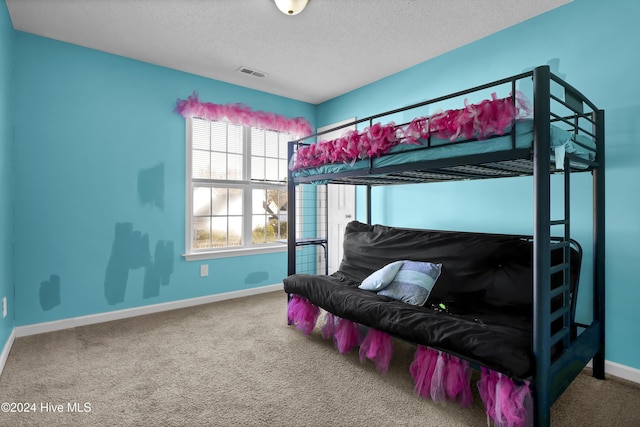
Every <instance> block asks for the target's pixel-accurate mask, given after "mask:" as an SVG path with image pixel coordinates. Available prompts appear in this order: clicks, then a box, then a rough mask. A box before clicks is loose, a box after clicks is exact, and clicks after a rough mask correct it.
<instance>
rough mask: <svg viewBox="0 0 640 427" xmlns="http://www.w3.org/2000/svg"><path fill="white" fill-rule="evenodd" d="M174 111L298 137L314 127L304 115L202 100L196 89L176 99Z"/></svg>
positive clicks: (310, 132) (310, 131)
mask: <svg viewBox="0 0 640 427" xmlns="http://www.w3.org/2000/svg"><path fill="white" fill-rule="evenodd" d="M174 111H175V112H176V113H178V114H180V115H181V116H182V117H184V118H188V117H199V118H202V119H206V120H212V121H213V120H228V121H229V122H231V123H233V124H236V125H242V126H251V127H256V128H260V129H269V130H275V131H278V132H287V133H290V134H292V135H295V136H296V137H302V136H307V135H311V134H312V133H313V129H312V128H311V124H310V123H309V122H308V121H307V120H306V119H305V118H304V117H296V118H293V119H292V118H289V117H285V116H281V115H279V114H275V113H269V112H265V111H253V110H252V109H251V107H249V106H247V105H244V104H224V105H223V104H213V103H211V102H202V101H200V100H199V99H198V94H197V93H196V92H195V91H194V92H193V94H191V96H189V97H188V98H187V99H178V100H176V107H175V109H174Z"/></svg>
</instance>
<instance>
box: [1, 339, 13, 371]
mask: <svg viewBox="0 0 640 427" xmlns="http://www.w3.org/2000/svg"><path fill="white" fill-rule="evenodd" d="M15 339H16V329H15V328H13V330H12V331H11V334H10V335H9V338H8V339H7V342H6V343H4V347H3V348H2V353H0V374H2V371H3V370H4V365H5V364H6V363H7V358H8V357H9V352H10V351H11V347H13V341H15Z"/></svg>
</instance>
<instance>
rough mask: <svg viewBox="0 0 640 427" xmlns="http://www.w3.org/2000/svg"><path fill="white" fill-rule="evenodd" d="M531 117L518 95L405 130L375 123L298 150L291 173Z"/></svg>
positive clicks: (498, 131)
mask: <svg viewBox="0 0 640 427" xmlns="http://www.w3.org/2000/svg"><path fill="white" fill-rule="evenodd" d="M530 114H531V107H530V103H529V101H528V100H527V99H526V98H525V97H524V95H522V94H521V93H517V94H516V99H515V102H514V99H513V97H512V96H508V97H506V98H498V97H497V96H496V94H495V93H493V94H492V95H491V99H487V100H484V101H482V102H480V103H478V104H469V103H468V102H467V101H466V100H465V106H464V108H461V109H456V110H447V111H443V112H439V113H435V114H433V115H431V116H425V117H417V118H415V119H413V120H412V121H411V123H409V124H408V125H407V126H406V127H404V128H403V127H401V126H397V125H396V124H395V123H394V122H389V123H387V124H382V123H375V124H374V125H372V126H369V127H367V128H365V129H363V130H362V131H349V132H347V133H346V134H345V135H343V136H341V137H340V138H337V139H333V140H331V141H324V140H321V141H319V142H317V143H315V144H310V145H305V146H302V147H300V148H299V149H298V151H297V152H296V155H295V156H294V158H293V159H292V162H291V165H290V167H291V170H299V169H303V168H308V167H316V166H320V165H324V164H328V163H353V162H355V161H356V160H359V159H366V158H370V157H379V156H381V155H383V154H386V153H388V152H389V151H390V150H391V149H392V148H393V147H395V146H396V145H398V144H418V145H419V144H421V140H425V139H427V138H429V137H431V136H433V137H437V138H440V139H449V140H451V141H455V140H457V139H459V138H467V139H471V138H475V139H478V140H481V139H486V138H489V137H491V136H495V135H502V134H504V133H506V132H509V130H510V129H511V126H512V125H513V122H514V120H516V119H520V118H524V117H526V116H528V115H530Z"/></svg>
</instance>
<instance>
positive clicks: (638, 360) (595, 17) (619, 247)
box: [317, 0, 640, 368]
mask: <svg viewBox="0 0 640 427" xmlns="http://www.w3.org/2000/svg"><path fill="white" fill-rule="evenodd" d="M638 16H640V2H637V1H635V0H613V1H608V2H602V1H598V0H575V1H574V2H572V3H570V4H568V5H566V6H563V7H560V8H558V9H555V10H553V11H550V12H548V13H546V14H543V15H541V16H538V17H536V18H533V19H531V20H528V21H526V22H523V23H521V24H519V25H516V26H513V27H511V28H508V29H506V30H504V31H501V32H499V33H497V34H494V35H491V36H489V37H486V38H484V39H482V40H479V41H477V42H474V43H472V44H469V45H466V46H464V47H462V48H459V49H457V50H455V51H452V52H450V53H447V54H444V55H441V56H439V57H437V58H435V59H433V60H430V61H427V62H424V63H421V64H419V65H417V66H415V67H412V68H410V69H408V70H405V71H403V72H400V73H397V74H395V75H392V76H390V77H388V78H385V79H383V80H380V81H378V82H376V83H373V84H371V85H368V86H366V87H363V88H360V89H358V90H355V91H353V92H351V93H348V94H345V95H343V96H341V97H338V98H335V99H333V100H331V101H328V102H326V103H324V104H321V105H319V106H318V111H317V120H318V126H323V125H327V124H330V123H334V122H337V121H339V120H343V119H345V118H348V117H353V116H354V115H356V116H357V117H365V116H367V115H371V114H374V113H378V112H380V111H386V110H390V109H393V108H397V107H401V106H403V105H408V104H412V103H415V102H419V101H422V100H425V99H429V98H432V97H436V96H440V95H445V94H447V93H450V92H454V91H457V90H462V89H465V88H467V87H472V86H475V85H478V84H482V83H485V82H488V81H492V80H496V79H498V78H501V77H507V76H509V75H513V74H517V73H520V72H522V71H525V70H530V69H531V68H533V67H535V66H538V65H545V64H549V65H550V66H551V70H552V72H554V73H556V74H558V75H559V76H561V77H563V78H565V79H566V80H567V81H568V82H570V83H571V84H572V85H574V86H575V87H577V88H578V89H579V90H581V91H582V92H583V93H584V94H585V95H587V96H588V97H590V98H591V99H592V100H593V101H594V102H595V103H596V105H598V106H599V107H600V108H603V109H605V110H606V152H607V161H606V173H607V194H606V215H607V217H606V219H607V221H606V226H607V229H606V230H607V240H606V244H607V256H606V269H607V270H606V280H607V286H608V288H607V294H606V295H607V300H606V309H607V322H608V323H607V328H606V333H607V346H606V351H607V354H606V357H607V359H608V360H610V361H613V362H617V363H620V364H623V365H627V366H631V367H634V368H640V339H639V337H640V310H638V309H637V303H638V302H639V301H640V286H638V277H640V263H638V262H637V259H636V258H637V254H638V250H637V247H638V242H640V218H639V216H638V212H639V211H640V192H638V191H636V190H635V188H636V186H637V185H636V183H637V182H640V144H639V139H640V127H639V126H638V125H637V120H638V119H637V118H638V116H639V115H640V84H639V83H638V76H637V70H638V68H639V67H640V56H639V55H637V54H635V53H633V52H632V51H630V50H629V49H627V48H624V47H623V45H624V43H627V42H628V41H629V40H640V26H638V25H637V17H638ZM470 101H472V102H475V101H479V100H473V99H471V100H470ZM554 181H556V180H555V179H554ZM574 181H575V182H574V185H573V188H572V196H573V197H572V199H573V201H572V204H574V206H572V208H573V214H572V220H573V221H574V222H573V226H572V230H573V235H574V236H575V238H577V239H578V240H579V241H580V242H581V243H582V244H583V246H585V249H586V257H587V260H588V259H589V258H590V256H591V239H590V237H589V236H590V234H591V197H590V194H591V193H590V192H591V190H590V175H585V174H583V175H582V176H580V177H578V179H576V180H574ZM555 192H556V187H554V193H555ZM361 194H362V193H359V195H361ZM531 194H532V181H531V180H530V179H504V180H496V181H473V182H464V183H449V184H430V185H428V186H425V185H412V186H406V187H387V188H383V189H374V193H373V196H374V202H375V203H374V208H373V209H372V210H373V221H374V222H380V223H386V224H391V225H400V224H403V225H408V226H413V227H431V228H444V229H462V230H479V231H498V232H518V233H519V232H527V233H528V232H532V209H533V207H532V204H531V198H530V195H531ZM380 196H384V197H380ZM556 198H557V194H554V200H555V199H556ZM381 200H384V202H382V201H381ZM358 208H359V209H358V212H359V214H358V215H359V217H360V218H362V214H363V204H362V197H360V198H359V204H358ZM585 270H586V272H585ZM583 274H585V277H583V279H587V280H583V281H582V284H583V285H584V284H585V283H587V281H588V279H589V278H590V265H587V266H585V269H583ZM590 313H591V300H590V298H589V297H588V295H587V293H586V292H583V293H582V294H581V295H580V299H579V307H578V317H579V318H582V319H583V320H585V319H588V318H589V316H590Z"/></svg>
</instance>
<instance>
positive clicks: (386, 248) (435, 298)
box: [284, 221, 580, 378]
mask: <svg viewBox="0 0 640 427" xmlns="http://www.w3.org/2000/svg"><path fill="white" fill-rule="evenodd" d="M561 257H562V253H561V252H560V251H554V253H552V264H553V263H554V262H558V261H559V260H561ZM558 258H559V259H558ZM532 259H533V245H532V243H531V241H530V239H526V238H523V237H522V236H512V235H496V234H484V233H470V232H453V231H436V230H417V229H404V228H394V227H387V226H382V225H367V224H363V223H360V222H357V221H353V222H351V223H349V224H348V225H347V228H346V231H345V239H344V257H343V260H342V262H341V264H340V268H339V270H338V271H337V272H335V273H333V274H331V275H329V276H325V275H308V274H294V275H291V276H289V277H287V278H285V279H284V290H285V292H287V293H289V294H297V295H300V296H303V297H305V298H307V299H308V300H310V301H311V302H312V303H313V304H315V305H317V306H319V307H321V308H322V309H324V310H326V311H329V312H331V313H333V314H335V315H336V316H339V317H341V318H345V319H349V320H352V321H354V322H356V323H359V324H362V325H365V326H367V327H371V328H375V329H378V330H380V331H383V332H386V333H389V334H391V335H393V336H395V337H397V338H400V339H403V340H407V341H409V342H412V343H414V344H421V345H425V346H429V347H432V348H435V349H438V350H442V351H445V352H447V353H449V354H452V355H456V356H459V357H463V358H464V359H466V360H469V361H471V362H475V363H477V364H480V365H482V366H486V367H488V368H490V369H492V370H495V371H498V372H502V373H504V374H506V375H508V376H510V377H515V378H527V377H529V376H530V375H531V374H532V370H533V356H532V351H531V334H532V332H531V331H532V326H531V325H532V314H533V311H532V310H533V307H532V298H533V290H532V283H533V278H532V276H533V275H532ZM396 260H413V261H427V262H434V263H441V264H442V272H441V274H440V277H439V278H438V280H437V281H436V283H435V286H434V288H433V289H432V291H431V294H430V295H429V299H428V300H427V302H426V303H425V304H424V305H423V306H415V305H410V304H407V303H404V302H401V301H398V300H394V299H391V298H388V297H385V296H381V295H378V294H376V293H375V292H373V291H367V290H362V289H359V288H358V285H359V284H360V283H361V282H362V280H364V279H365V278H366V277H367V276H368V275H369V274H371V273H372V272H374V271H376V270H378V269H380V268H382V267H384V266H385V265H386V264H388V263H390V262H392V261H396ZM579 269H580V257H579V256H578V255H577V252H575V251H574V250H573V249H572V255H571V271H572V274H571V280H572V288H573V286H574V282H575V280H576V278H577V277H578V273H579ZM553 279H554V280H552V287H554V286H556V284H555V283H554V282H558V280H557V279H559V280H561V277H560V278H555V277H554V278H553ZM440 303H443V304H444V307H445V308H444V309H443V308H442V307H441V306H440Z"/></svg>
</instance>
